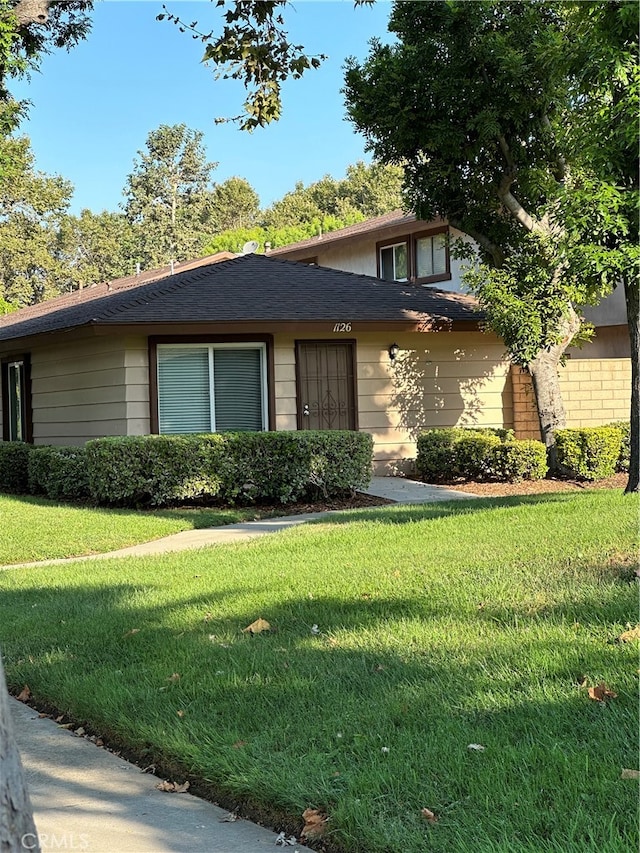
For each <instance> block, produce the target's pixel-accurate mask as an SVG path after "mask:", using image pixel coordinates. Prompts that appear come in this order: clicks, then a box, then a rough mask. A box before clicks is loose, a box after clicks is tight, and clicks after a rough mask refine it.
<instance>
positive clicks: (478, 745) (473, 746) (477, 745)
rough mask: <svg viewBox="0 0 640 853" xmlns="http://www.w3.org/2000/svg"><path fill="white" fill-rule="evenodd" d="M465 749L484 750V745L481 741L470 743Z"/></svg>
mask: <svg viewBox="0 0 640 853" xmlns="http://www.w3.org/2000/svg"><path fill="white" fill-rule="evenodd" d="M467 749H470V750H472V752H484V750H485V747H484V746H483V745H482V744H481V743H470V744H469V745H468V746H467Z"/></svg>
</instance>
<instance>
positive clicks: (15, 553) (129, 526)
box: [0, 494, 259, 566]
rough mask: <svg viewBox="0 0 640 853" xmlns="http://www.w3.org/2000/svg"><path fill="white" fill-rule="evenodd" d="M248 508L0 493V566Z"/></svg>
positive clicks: (253, 514) (106, 545) (166, 532)
mask: <svg viewBox="0 0 640 853" xmlns="http://www.w3.org/2000/svg"><path fill="white" fill-rule="evenodd" d="M258 517H259V513H258V511H257V510H255V509H252V508H249V509H246V508H245V509H241V508H240V509H211V508H206V509H166V510H148V511H144V512H140V511H137V510H131V509H112V510H107V509H104V508H92V507H79V506H74V505H72V504H64V503H56V502H55V501H50V500H46V499H45V498H34V497H15V496H13V495H12V496H9V495H3V494H0V520H1V524H0V566H6V565H10V564H11V563H23V562H24V563H27V562H31V561H35V560H45V559H56V558H59V557H81V556H85V555H86V554H100V553H104V552H105V551H112V550H117V549H118V548H124V547H126V546H127V545H136V544H138V543H139V542H149V541H151V540H152V539H159V538H161V537H162V536H170V535H171V534H172V533H179V532H180V531H181V530H193V529H194V528H202V527H216V526H218V525H220V524H231V523H233V522H236V521H245V520H246V519H252V518H258Z"/></svg>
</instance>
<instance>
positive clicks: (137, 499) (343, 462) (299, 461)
mask: <svg viewBox="0 0 640 853" xmlns="http://www.w3.org/2000/svg"><path fill="white" fill-rule="evenodd" d="M86 451H87V470H88V478H89V488H90V492H91V495H92V497H93V498H94V499H95V500H96V501H97V502H98V503H101V504H107V505H119V506H136V505H151V506H161V505H163V504H167V503H176V502H180V501H186V500H200V499H202V500H212V499H217V500H219V501H222V502H225V503H229V502H238V503H251V502H260V501H263V502H264V501H279V502H281V503H291V502H294V501H296V500H298V499H300V498H302V497H304V496H305V495H311V494H322V495H324V496H330V495H334V494H338V493H341V492H345V491H354V490H355V489H358V488H362V487H363V486H365V485H367V484H368V482H369V479H370V476H371V460H372V453H373V440H372V438H371V436H370V435H368V434H366V433H356V432H350V431H344V432H342V431H326V432H324V431H323V432H271V433H270V432H262V433H218V434H212V435H165V436H127V437H121V438H100V439H95V440H94V441H90V442H88V443H87V445H86Z"/></svg>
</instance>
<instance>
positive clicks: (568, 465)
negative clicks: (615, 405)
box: [556, 426, 622, 480]
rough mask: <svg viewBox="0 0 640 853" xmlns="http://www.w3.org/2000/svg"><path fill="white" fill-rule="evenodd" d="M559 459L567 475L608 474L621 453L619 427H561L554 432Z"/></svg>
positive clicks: (594, 476) (598, 477) (589, 476)
mask: <svg viewBox="0 0 640 853" xmlns="http://www.w3.org/2000/svg"><path fill="white" fill-rule="evenodd" d="M556 445H557V448H558V463H559V465H560V467H561V470H563V471H564V473H565V474H566V475H568V476H570V477H579V478H583V479H585V480H603V479H604V478H605V477H611V476H612V475H613V474H614V473H615V471H616V466H617V465H618V461H619V459H620V456H621V447H622V430H621V429H619V428H618V427H617V426H615V427H614V426H609V427H581V428H578V429H560V430H558V431H557V432H556Z"/></svg>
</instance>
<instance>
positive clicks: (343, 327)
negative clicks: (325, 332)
mask: <svg viewBox="0 0 640 853" xmlns="http://www.w3.org/2000/svg"><path fill="white" fill-rule="evenodd" d="M333 331H334V332H350V331H351V323H335V325H334V327H333Z"/></svg>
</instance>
